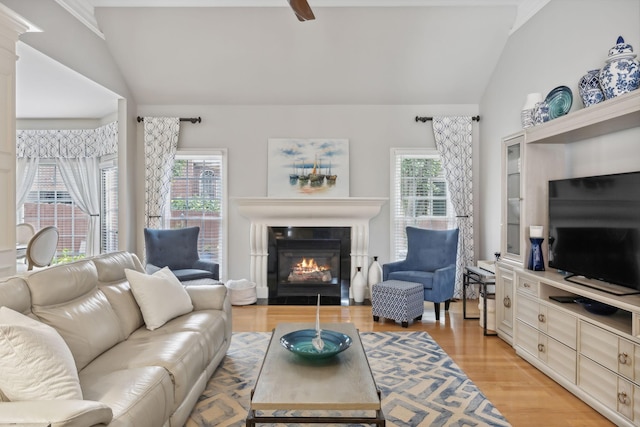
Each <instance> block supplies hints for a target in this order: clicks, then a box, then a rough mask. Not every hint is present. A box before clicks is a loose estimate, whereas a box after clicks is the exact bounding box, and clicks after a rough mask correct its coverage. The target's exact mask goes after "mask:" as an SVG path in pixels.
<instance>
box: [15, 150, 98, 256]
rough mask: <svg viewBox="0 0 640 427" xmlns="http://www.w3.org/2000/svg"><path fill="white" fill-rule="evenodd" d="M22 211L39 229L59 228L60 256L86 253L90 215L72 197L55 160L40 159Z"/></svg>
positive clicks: (27, 219) (26, 220) (29, 221)
mask: <svg viewBox="0 0 640 427" xmlns="http://www.w3.org/2000/svg"><path fill="white" fill-rule="evenodd" d="M22 212H23V218H21V219H19V222H28V223H30V224H33V226H34V227H35V228H36V230H39V229H41V228H43V227H46V226H48V225H55V226H56V227H58V231H59V233H60V237H59V240H58V249H57V254H56V258H60V257H65V258H66V257H67V256H71V257H73V256H78V255H84V253H85V248H86V239H87V230H88V228H89V216H88V215H87V214H86V213H84V212H82V210H81V209H80V208H79V207H77V206H76V204H75V203H74V202H73V200H72V199H71V195H70V194H69V192H68V191H67V187H66V185H65V184H64V182H63V181H62V177H61V176H60V171H59V170H58V167H57V165H56V163H55V161H54V160H44V159H43V160H41V161H40V164H39V166H38V171H37V172H36V176H35V179H34V182H33V185H32V186H31V190H30V191H29V195H28V196H27V200H26V201H25V203H24V206H23V209H22ZM54 262H55V258H54Z"/></svg>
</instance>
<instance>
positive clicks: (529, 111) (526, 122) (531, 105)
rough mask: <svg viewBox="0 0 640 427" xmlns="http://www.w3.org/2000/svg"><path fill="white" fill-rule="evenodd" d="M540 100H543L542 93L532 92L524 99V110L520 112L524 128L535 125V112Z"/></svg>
mask: <svg viewBox="0 0 640 427" xmlns="http://www.w3.org/2000/svg"><path fill="white" fill-rule="evenodd" d="M538 102H542V94H541V93H530V94H528V95H527V99H526V100H525V101H524V105H523V106H522V111H521V112H520V120H521V122H522V128H523V129H526V128H528V127H531V126H533V125H535V122H534V120H533V112H534V110H535V107H536V104H537V103H538Z"/></svg>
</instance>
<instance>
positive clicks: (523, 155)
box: [496, 90, 640, 426]
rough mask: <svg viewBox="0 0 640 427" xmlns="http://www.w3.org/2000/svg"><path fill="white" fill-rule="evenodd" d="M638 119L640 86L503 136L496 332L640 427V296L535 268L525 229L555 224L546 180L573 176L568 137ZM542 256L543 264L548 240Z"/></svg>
mask: <svg viewBox="0 0 640 427" xmlns="http://www.w3.org/2000/svg"><path fill="white" fill-rule="evenodd" d="M635 127H640V90H636V91H634V92H631V93H627V94H625V95H622V96H619V97H616V98H613V99H610V100H607V101H604V102H602V103H600V104H597V105H593V106H590V107H588V108H584V109H581V110H578V111H576V112H573V113H571V114H569V115H566V116H563V117H560V118H558V119H555V120H552V121H550V122H547V123H543V124H541V125H539V126H535V127H532V128H527V129H525V130H523V131H521V132H518V133H516V134H513V135H510V136H507V137H505V138H504V139H503V150H502V152H503V155H502V165H503V178H502V181H503V182H502V224H501V232H502V236H501V255H502V257H501V259H500V261H498V262H497V263H496V302H497V304H496V329H497V332H498V336H500V337H501V338H502V339H503V340H505V341H507V342H508V343H510V344H511V345H513V347H514V348H515V350H516V352H517V353H518V355H520V356H521V357H522V358H524V359H525V360H527V361H528V362H529V363H531V364H532V365H534V366H535V367H536V368H538V369H539V370H541V371H542V372H544V373H545V374H546V375H548V376H549V377H550V378H552V379H553V380H555V381H556V382H557V383H559V384H561V385H562V386H563V387H565V388H566V389H567V390H569V391H571V392H572V393H574V394H575V395H576V396H578V397H579V398H580V399H582V400H583V401H585V402H586V403H587V404H589V405H591V406H592V407H593V408H594V409H596V410H597V411H599V412H600V413H601V414H603V415H604V416H605V417H607V418H608V419H610V420H611V421H612V422H614V423H615V424H617V425H622V426H640V295H626V296H616V295H614V294H611V293H607V292H604V291H601V290H598V289H593V288H590V287H587V286H584V285H579V284H574V283H570V282H568V281H566V280H565V278H564V276H563V275H561V274H560V273H558V272H556V271H555V270H553V269H550V268H549V267H548V265H547V266H546V271H531V270H528V269H527V261H528V259H527V255H528V253H529V243H528V230H529V226H531V225H542V226H544V229H545V231H546V230H548V228H547V226H548V224H547V183H548V181H549V180H552V179H562V178H566V177H567V176H565V175H566V174H567V166H566V164H565V162H566V159H565V155H566V153H565V149H564V147H565V144H569V143H572V144H580V141H582V140H586V139H589V138H594V137H600V136H604V135H608V134H611V133H614V132H618V131H622V130H625V129H630V128H635ZM638 144H640V141H638ZM639 169H640V167H639ZM638 214H639V215H640V212H639V213H638ZM543 254H544V255H545V262H546V261H547V259H546V254H547V247H546V242H545V244H543ZM552 296H553V297H558V296H570V297H576V298H577V297H585V298H589V299H592V300H594V301H599V302H602V303H605V304H608V305H611V306H614V307H617V308H618V311H617V312H616V313H614V314H613V315H606V316H605V315H598V314H593V313H591V312H588V311H587V310H585V309H584V308H583V306H582V305H580V304H577V303H574V302H566V303H562V302H558V301H556V300H552V299H550V298H549V297H552ZM570 299H571V298H570Z"/></svg>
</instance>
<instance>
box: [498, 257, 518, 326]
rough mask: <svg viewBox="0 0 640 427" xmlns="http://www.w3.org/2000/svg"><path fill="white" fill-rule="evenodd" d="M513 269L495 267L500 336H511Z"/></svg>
mask: <svg viewBox="0 0 640 427" xmlns="http://www.w3.org/2000/svg"><path fill="white" fill-rule="evenodd" d="M513 290H514V285H513V270H511V269H508V268H504V267H502V266H497V267H496V319H497V328H498V334H499V335H501V338H503V339H505V337H504V336H502V335H506V338H511V337H513V302H514V301H513Z"/></svg>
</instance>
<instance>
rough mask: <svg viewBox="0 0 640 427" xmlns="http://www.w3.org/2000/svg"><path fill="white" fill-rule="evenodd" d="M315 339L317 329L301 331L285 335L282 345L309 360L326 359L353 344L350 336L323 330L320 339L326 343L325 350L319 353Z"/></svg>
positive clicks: (281, 341) (281, 340)
mask: <svg viewBox="0 0 640 427" xmlns="http://www.w3.org/2000/svg"><path fill="white" fill-rule="evenodd" d="M315 337H316V330H315V329H301V330H299V331H293V332H290V333H288V334H286V335H283V336H282V338H280V344H282V346H283V347H284V348H286V349H287V350H289V351H290V352H292V353H295V354H297V355H298V356H301V357H304V358H307V359H326V358H327V357H332V356H335V355H336V354H338V353H340V352H342V351H345V350H346V349H348V348H349V346H351V342H352V341H351V337H350V336H349V335H345V334H342V333H340V332H336V331H330V330H324V329H323V330H322V332H321V334H320V337H321V338H322V341H324V348H323V349H322V351H318V350H316V348H315V347H314V346H313V344H312V343H311V340H312V339H314V338H315Z"/></svg>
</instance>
